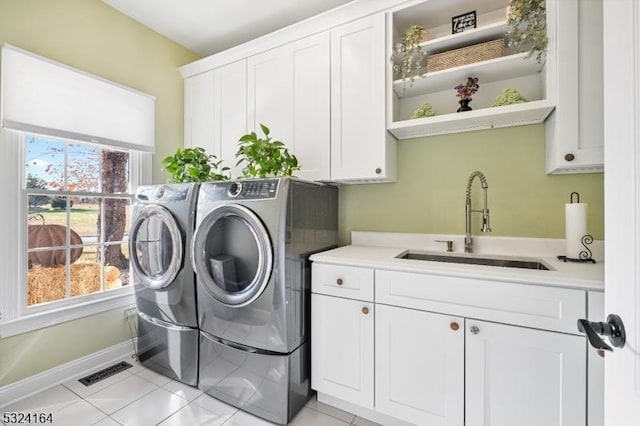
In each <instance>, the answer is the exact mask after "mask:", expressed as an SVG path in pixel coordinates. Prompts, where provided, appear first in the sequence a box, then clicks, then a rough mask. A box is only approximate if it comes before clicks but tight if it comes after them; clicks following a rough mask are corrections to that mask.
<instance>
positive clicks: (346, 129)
mask: <svg viewBox="0 0 640 426" xmlns="http://www.w3.org/2000/svg"><path fill="white" fill-rule="evenodd" d="M385 64H386V50H385V15H384V13H378V14H375V15H371V16H368V17H365V18H361V19H358V20H356V21H353V22H351V23H349V24H345V25H341V26H339V27H336V28H334V29H333V30H331V178H332V180H338V181H367V180H382V181H391V180H394V179H395V174H396V167H395V140H394V139H393V137H391V136H390V135H389V134H388V133H387V131H386V128H385V68H386V65H385Z"/></svg>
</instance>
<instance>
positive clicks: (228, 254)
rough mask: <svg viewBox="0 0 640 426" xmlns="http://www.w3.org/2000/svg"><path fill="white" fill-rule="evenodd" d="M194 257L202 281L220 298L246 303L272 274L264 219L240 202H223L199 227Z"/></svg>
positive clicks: (234, 304) (238, 304)
mask: <svg viewBox="0 0 640 426" xmlns="http://www.w3.org/2000/svg"><path fill="white" fill-rule="evenodd" d="M191 260H192V262H193V269H194V270H195V271H196V275H197V277H198V281H199V283H200V284H201V285H202V286H203V288H204V289H205V290H206V291H207V293H208V294H209V295H210V296H211V297H213V298H214V299H215V300H217V301H218V302H220V303H222V304H224V305H225V306H230V307H241V306H246V305H248V304H249V303H251V302H253V301H254V300H255V299H257V298H258V297H259V296H260V295H261V294H262V292H263V291H264V289H265V287H266V286H267V283H268V282H269V278H270V276H271V268H272V266H273V250H272V246H271V239H270V238H269V234H268V233H267V230H266V229H265V227H264V225H263V224H262V222H261V221H260V219H259V218H258V217H257V216H256V215H255V214H254V213H253V212H252V211H251V210H249V209H247V208H246V207H244V206H241V205H238V204H223V205H221V206H220V207H217V208H215V209H213V210H211V212H209V214H208V215H207V216H206V217H205V218H204V219H203V220H202V222H201V223H200V224H199V225H198V227H197V228H196V232H195V234H194V236H193V242H192V247H191Z"/></svg>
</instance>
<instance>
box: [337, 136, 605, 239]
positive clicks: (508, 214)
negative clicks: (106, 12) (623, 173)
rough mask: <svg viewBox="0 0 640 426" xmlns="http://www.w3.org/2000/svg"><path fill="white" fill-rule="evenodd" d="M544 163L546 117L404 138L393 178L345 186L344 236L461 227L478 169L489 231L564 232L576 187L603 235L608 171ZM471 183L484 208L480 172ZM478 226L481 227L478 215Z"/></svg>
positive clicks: (594, 230) (596, 232)
mask: <svg viewBox="0 0 640 426" xmlns="http://www.w3.org/2000/svg"><path fill="white" fill-rule="evenodd" d="M544 168H545V130H544V124H539V125H530V126H520V127H510V128H504V129H493V130H484V131H478V132H472V133H458V134H452V135H444V136H431V137H424V138H416V139H411V140H403V141H398V179H397V181H396V182H395V183H389V184H367V185H345V186H342V187H340V242H341V244H348V243H349V241H350V234H349V233H350V232H351V231H389V232H416V233H444V234H463V233H464V227H465V190H466V186H467V179H468V177H469V174H470V173H471V172H473V171H474V170H480V171H482V172H483V173H484V174H485V176H486V177H487V182H488V185H489V209H490V212H491V227H492V229H493V232H492V233H491V234H486V235H495V236H498V235H499V236H513V237H539V238H564V204H565V203H567V202H569V194H570V193H571V192H573V191H577V192H579V193H580V197H581V198H580V201H582V202H585V203H587V204H588V205H589V207H588V223H587V231H588V232H590V233H591V234H592V235H593V236H594V238H596V239H603V238H604V179H603V174H602V173H596V174H580V175H563V176H549V175H546V174H545V173H544ZM473 189H474V190H473V193H472V198H473V207H474V208H481V203H482V191H481V190H480V185H479V181H478V180H477V179H476V180H475V181H474V184H473ZM475 216H479V215H478V214H476V215H475ZM472 228H473V230H475V231H474V233H478V231H479V229H480V218H479V217H475V218H474V222H473V225H472Z"/></svg>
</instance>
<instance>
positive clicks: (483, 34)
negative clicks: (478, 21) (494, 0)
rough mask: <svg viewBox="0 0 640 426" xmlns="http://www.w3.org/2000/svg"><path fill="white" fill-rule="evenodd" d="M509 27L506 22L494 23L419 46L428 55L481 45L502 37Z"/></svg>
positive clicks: (428, 41)
mask: <svg viewBox="0 0 640 426" xmlns="http://www.w3.org/2000/svg"><path fill="white" fill-rule="evenodd" d="M508 29H509V26H508V25H507V21H506V20H504V21H501V22H496V23H493V24H489V25H485V26H483V27H480V28H474V29H472V30H466V31H463V32H461V33H457V34H451V35H448V36H445V37H438V38H435V39H433V40H427V41H425V42H424V43H421V44H420V47H422V50H424V51H425V52H427V54H428V55H432V54H435V53H440V52H444V51H446V50H452V49H457V48H459V47H463V46H469V45H472V44H477V43H482V42H485V41H490V40H495V39H498V38H502V37H504V35H505V34H506V32H507V30H508Z"/></svg>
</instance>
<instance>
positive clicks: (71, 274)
mask: <svg viewBox="0 0 640 426" xmlns="http://www.w3.org/2000/svg"><path fill="white" fill-rule="evenodd" d="M25 159H26V165H25V194H26V197H27V205H28V215H27V229H28V248H27V251H28V272H27V278H28V292H27V293H28V301H27V303H28V305H36V304H41V303H45V302H53V301H58V300H64V299H69V298H72V297H77V296H82V295H86V294H90V293H96V292H100V291H107V290H110V289H113V288H118V287H121V286H122V285H127V284H128V283H129V253H128V245H127V240H128V232H129V223H130V216H129V212H130V205H131V200H132V196H131V194H130V193H129V188H130V182H129V177H130V173H129V168H130V155H129V152H128V151H123V150H115V149H109V148H106V147H103V146H99V145H91V144H83V143H77V142H71V141H61V140H57V139H52V138H45V137H26V138H25Z"/></svg>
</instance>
